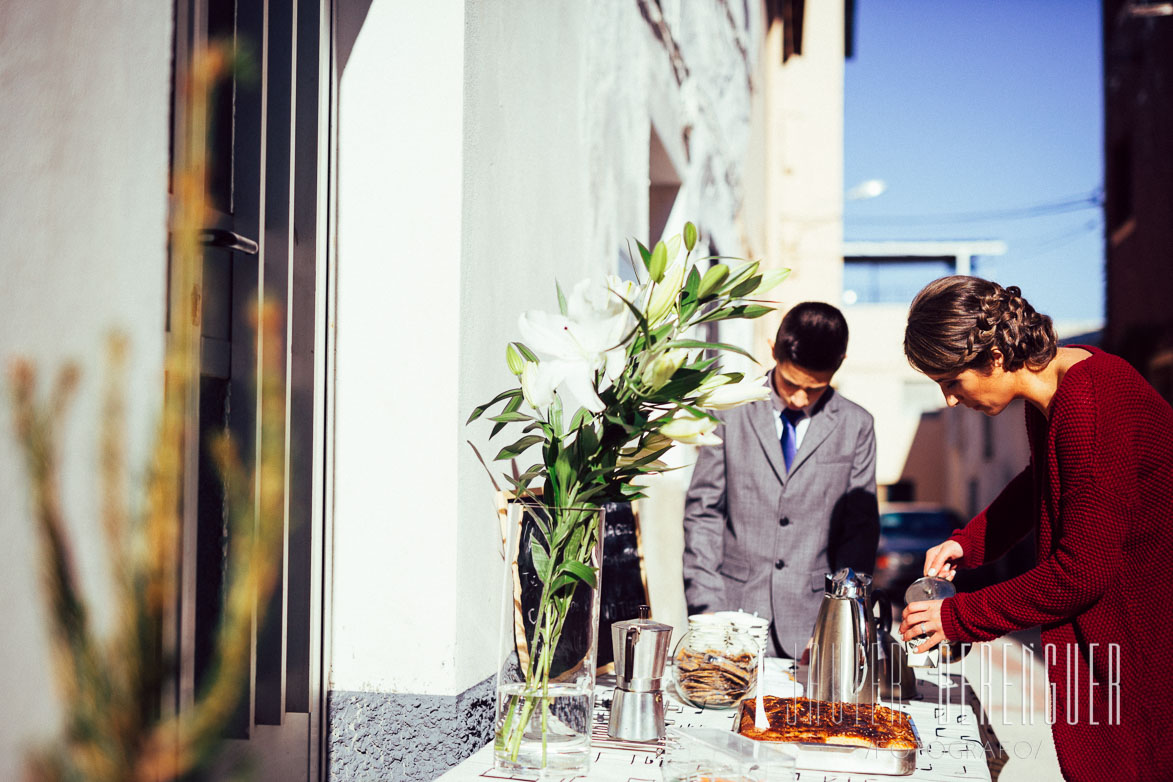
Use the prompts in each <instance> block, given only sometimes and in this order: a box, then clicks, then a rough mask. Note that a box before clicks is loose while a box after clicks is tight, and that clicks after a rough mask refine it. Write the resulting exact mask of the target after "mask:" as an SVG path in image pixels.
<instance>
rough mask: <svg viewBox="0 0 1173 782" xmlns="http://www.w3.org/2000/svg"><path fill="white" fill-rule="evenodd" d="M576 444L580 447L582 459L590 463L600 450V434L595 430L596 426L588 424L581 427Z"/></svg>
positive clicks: (579, 451)
mask: <svg viewBox="0 0 1173 782" xmlns="http://www.w3.org/2000/svg"><path fill="white" fill-rule="evenodd" d="M575 446H576V447H577V448H578V453H579V457H580V458H581V459H582V461H583V462H584V463H589V461H590V460H591V458H592V457H593V456H594V455H595V453H596V452H597V451H598V450H599V435H598V434H597V433H596V432H595V427H593V426H590V425H587V426H584V427H582V428H581V429H579V431H578V439H577V440H576V441H575Z"/></svg>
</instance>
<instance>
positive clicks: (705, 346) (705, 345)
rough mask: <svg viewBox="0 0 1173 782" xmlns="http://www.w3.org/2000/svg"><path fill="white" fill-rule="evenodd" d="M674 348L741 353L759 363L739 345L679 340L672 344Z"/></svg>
mask: <svg viewBox="0 0 1173 782" xmlns="http://www.w3.org/2000/svg"><path fill="white" fill-rule="evenodd" d="M672 347H675V348H700V349H701V350H729V351H732V352H733V353H739V354H741V355H743V356H745V357H746V358H748V359H751V360H753V361H757V359H755V358H754V357H753V356H752V355H750V353H748V352H747V351H745V350H743V349H741V348H739V347H737V345H730V344H729V343H728V342H702V341H701V340H699V339H678V340H675V341H674V342H672Z"/></svg>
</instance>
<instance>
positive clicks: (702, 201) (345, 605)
mask: <svg viewBox="0 0 1173 782" xmlns="http://www.w3.org/2000/svg"><path fill="white" fill-rule="evenodd" d="M733 5H738V4H733ZM358 6H359V7H360V8H361V6H362V4H358ZM660 7H661V6H659V5H658V4H656V3H642V4H641V3H639V2H632V3H610V4H597V5H589V6H588V5H587V4H582V3H574V2H561V3H548V2H537V0H533V1H531V2H518V3H509V4H495V3H467V4H465V3H460V2H455V0H445V1H444V2H440V3H438V4H437V3H432V4H429V5H428V6H427V9H426V11H424V10H421V9H415V8H411V7H409V6H406V5H404V4H401V3H392V2H389V0H375V2H373V3H371V4H370V7H369V9H367V10H366V15H365V20H360V21H361V24H362V29H361V31H360V32H359V34H358V37H357V39H356V41H355V44H354V48H353V50H352V51H351V53H350V56H349V59H348V60H347V62H346V65H345V70H344V71H343V73H342V74H341V86H340V92H339V130H338V138H339V180H338V189H339V199H338V208H339V217H338V291H337V296H338V299H337V308H338V310H337V311H338V322H337V328H338V332H337V345H338V353H337V362H338V364H337V367H338V371H337V375H336V383H337V396H336V405H337V407H336V440H335V448H336V452H335V453H336V470H335V481H336V484H335V497H336V500H335V509H334V514H335V524H334V553H333V574H334V576H333V578H334V581H333V598H332V606H333V608H332V610H333V616H332V621H331V624H332V630H331V632H332V636H331V638H332V649H331V652H332V662H331V684H330V686H331V688H332V689H333V690H358V691H365V692H382V693H401V694H402V693H427V694H434V695H455V694H458V693H462V692H465V691H466V690H468V689H469V688H470V687H472V686H473V685H475V684H477V683H479V682H481V681H484V680H485V679H486V678H488V677H489V676H490V675H491V674H492V673H493V672H494V670H495V663H496V652H497V644H498V638H499V630H500V628H499V627H498V622H499V616H500V606H499V600H500V594H501V576H502V572H503V571H502V564H501V559H500V556H499V554H498V543H497V535H498V530H497V526H496V520H495V516H494V510H493V503H492V487H491V485H490V482H489V479H488V476H486V474H485V472H484V469H483V468H482V467H481V465H480V464H479V463H478V462H477V460H476V458H475V456H474V454H473V452H472V450H471V449H470V448H469V447H468V445H467V444H466V443H465V440H468V439H471V440H473V441H474V442H475V443H476V444H477V447H478V448H479V449H480V450H481V452H482V453H483V454H484V455H485V457H486V458H491V457H492V455H493V454H495V453H496V452H497V450H499V448H500V447H501V446H502V445H504V444H505V443H507V442H509V441H510V440H509V439H507V437H508V435H506V434H503V435H501V436H499V437H498V438H496V439H494V440H493V441H492V442H491V443H489V442H486V437H487V435H488V430H489V428H490V425H484V426H481V425H479V424H478V425H474V426H473V427H469V428H467V429H466V428H465V426H464V422H465V420H466V419H467V417H468V415H469V413H470V412H471V410H472V408H473V407H474V406H475V405H477V404H479V403H482V402H486V401H488V399H490V398H491V397H492V396H494V395H495V394H496V393H497V392H498V391H500V390H502V389H504V388H506V387H507V386H508V385H510V384H511V383H512V382H513V378H512V376H511V375H509V373H508V371H507V369H506V367H505V362H504V348H505V345H506V343H507V342H508V341H510V340H515V339H519V338H520V335H519V333H518V332H517V318H518V315H519V314H520V313H521V312H523V311H524V310H527V309H534V308H544V309H553V308H555V307H556V306H557V303H556V298H555V294H554V283H555V280H557V281H558V282H559V283H561V284H562V285H563V287H564V288H570V287H572V286H573V285H574V284H575V283H576V282H577V281H578V280H579V279H582V278H583V277H586V276H592V275H604V274H609V273H616V272H618V271H620V264H621V263H623V262H624V261H622V260H621V259H622V257H623V254H624V252H625V249H626V247H627V239H628V237H636V238H640V239H642V240H644V241H645V242H646V241H647V240H648V237H647V233H648V219H649V215H648V184H649V174H648V172H649V138H650V133H651V130H652V128H653V127H654V128H655V130H656V132H657V134H658V135H659V136H660V138H661V139H662V141H663V143H664V146H665V148H666V149H667V151H668V154H669V157H670V158H671V161H672V165H673V167H674V168H675V169H676V172H677V174H678V175H679V177H680V179H681V181H682V183H683V184H682V186H681V189H680V192H679V194H678V197H677V200H676V204H675V207H674V208H673V210H672V213H671V216H670V219H669V224H668V229H667V232H668V233H674V232H677V231H679V230H680V228H681V227H682V226H683V223H684V221H685V220H687V219H691V220H693V221H694V222H695V223H696V224H697V225H698V226H700V228H701V229H702V232H704V233H705V234H706V235H707V236H708V237H709V238H711V239H712V240H714V241H715V242H716V243H717V244H718V245H719V246H720V248H721V250H722V251H723V252H726V253H731V254H741V253H744V252H745V251H746V247H745V244H744V242H743V240H742V234H743V231H742V229H741V228H740V227H739V223H738V221H739V219H740V218H741V216H742V215H741V212H742V210H743V209H749V210H754V209H759V208H760V207H759V206H758V205H757V204H750V205H748V206H747V205H745V204H743V202H742V186H741V181H742V179H743V176H744V172H743V167H744V165H745V159H746V157H747V146H748V143H749V138H750V124H751V96H752V92H751V89H752V83H753V77H752V75H751V74H752V72H753V69H754V68H755V67H756V63H757V49H758V46H759V41H760V39H761V37H762V36H763V32H762V27H763V24H764V23H763V19H762V16H761V12H760V10H757V11H753V12H752V13H751V15H750V17H749V18H748V19H746V18H743V17H742V16H741V8H740V6H739V5H738V7H737V8H732V7H730V8H725V7H724V6H721V5H718V6H714V7H711V8H710V7H705V8H703V9H702V8H701V7H700V6H696V5H693V4H683V3H681V4H671V3H669V4H663V8H664V9H665V10H664V14H663V16H662V17H661V16H659V10H658V9H659V8H660ZM341 10H342V11H343V12H344V13H345V12H346V11H347V6H345V5H344V6H342V7H341ZM645 14H646V15H647V16H646V18H645ZM353 21H354V20H347V19H343V20H340V23H341V24H343V25H346V24H348V23H350V22H353ZM655 28H659V29H660V31H661V32H662V33H666V37H661V38H658V37H657V35H656V32H655ZM759 135H761V134H759ZM757 221H758V222H759V223H760V222H761V218H760V217H758V218H757ZM680 491H682V488H681V489H680ZM676 523H677V525H678V524H679V519H678V518H677V521H676ZM675 560H676V563H675V566H676V567H677V568H679V552H677V554H676V556H675Z"/></svg>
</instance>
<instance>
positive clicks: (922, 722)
mask: <svg viewBox="0 0 1173 782" xmlns="http://www.w3.org/2000/svg"><path fill="white" fill-rule="evenodd" d="M791 669H792V663H791V662H790V661H789V660H779V659H774V658H770V659H768V660H767V661H766V681H767V686H766V692H767V693H768V694H776V695H793V694H796V691H793V690H792V691H790V692H787V691H786V688H787V686H788V682H789V681H791V680H792V678H793V677H792V674H791V673H790V672H789V671H790V670H791ZM917 674H918V675H917V678H918V680H919V681H918V696H917V698H916V700H912V701H907V702H905V701H897V702H885V703H884V705H886V706H890V707H892V708H895V709H899V710H901V711H904V712H907V713H908V715H909V716H910V717H911V718H912V720H913V722H914V723H915V725H916V728H917V731H918V732H919V733H920V737H921V742H922V743H923V744H924V748H923V749H921V750H920V751H919V752H918V753H917V760H916V771H914V772H913V773H912V774H911V775H907V776H901V777H893V776H880V775H863V774H831V773H827V772H823V771H807V770H803V769H802V768H801V767H800V768H799V770H798V780H799V781H800V782H868V781H872V782H880V781H881V780H889V781H890V782H892V781H893V780H903V779H908V780H918V781H919V780H925V781H926V782H927V781H928V780H934V781H936V782H944V781H946V780H949V781H952V782H958V781H959V780H973V781H974V782H980V781H981V780H985V781H987V782H988V780H989V779H990V771H989V767H988V765H987V763H986V757H987V756H986V750H987V747H986V746H985V745H984V744H983V743H982V739H981V737H980V733H979V728H978V721H977V715H976V714H975V713H974V710H973V706H972V705H971V703H972V701H973V699H972V697H971V695H970V691H969V688H968V686H966V685H965V682H964V681H963V680H962V679H961V677H960V676H959V675H957V674H952V675H946V674H944V673H940V674H939V673H938V672H937V671H935V670H918V672H917ZM939 685H940V686H939ZM790 686H792V685H790ZM613 687H614V679H613V677H600V680H599V685H598V689H597V693H598V694H597V696H596V698H595V701H596V703H595V723H594V731H593V735H592V741H591V751H592V753H593V754H594V757H593V758H592V763H591V771H590V773H589V774H588V775H586V776H585V777H582V776H579V777H566V778H564V779H562V780H559V782H570V780H571V779H575V780H590V782H595V780H598V782H603V781H604V780H606V782H661V775H660V765H661V757H662V755H663V750H662V746H661V745H660V744H658V743H656V742H651V743H646V744H645V743H640V742H625V741H616V740H615V739H612V738H610V737H608V736H607V721H608V718H609V709H610V704H611V691H612V688H613ZM668 689H669V691H670V690H671V687H669V688H668ZM665 700H666V702H667V722H668V724H670V725H678V726H680V727H706V728H724V729H732V727H733V719H734V716H735V715H736V714H737V710H736V709H725V710H713V709H707V710H701V709H696V708H693V707H691V706H686V705H684V704H682V703H681V702H680V701H679V700H677V699H676V698H675V697H672V696H669V697H667V698H665ZM440 779H441V780H443V782H475V781H477V780H485V779H496V780H501V779H508V780H521V779H532V777H523V776H514V775H510V774H509V773H506V772H503V771H499V770H496V769H494V768H493V749H492V745H491V744H490V745H487V746H485V747H483V748H481V749H480V750H479V751H478V752H476V753H475V754H473V755H472V756H471V757H469V758H467V759H466V760H464V761H463V762H462V763H461V764H460V765H458V766H455V767H454V768H452V769H450V770H449V771H448V772H447V773H445V774H444V775H443V776H442V777H440Z"/></svg>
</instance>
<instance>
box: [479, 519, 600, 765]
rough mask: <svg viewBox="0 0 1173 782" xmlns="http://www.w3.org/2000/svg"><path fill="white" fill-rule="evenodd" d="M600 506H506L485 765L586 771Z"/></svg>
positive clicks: (595, 634) (592, 694) (595, 631)
mask: <svg viewBox="0 0 1173 782" xmlns="http://www.w3.org/2000/svg"><path fill="white" fill-rule="evenodd" d="M604 516H605V513H604V511H603V509H602V508H597V507H586V508H551V507H548V506H546V505H543V504H542V503H541V501H540V500H525V501H516V500H515V501H511V502H509V503H508V506H507V513H506V514H505V518H506V524H507V529H506V535H505V536H504V537H505V541H506V549H505V552H506V555H505V576H504V590H503V599H502V616H501V653H500V659H499V667H498V674H497V712H496V723H495V732H494V737H493V757H494V765H495V766H496V767H497V768H501V769H506V770H509V771H511V772H529V773H537V774H538V775H539V776H540V775H542V774H544V773H546V772H550V774H551V775H552V776H567V775H574V774H583V773H586V772H587V771H588V770H589V768H590V745H591V722H592V712H593V709H594V701H595V654H596V644H597V640H598V627H599V587H600V586H601V584H600V583H599V579H600V574H601V572H602V568H601V563H602V555H603V545H602V540H603V534H602V532H603V523H604Z"/></svg>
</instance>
